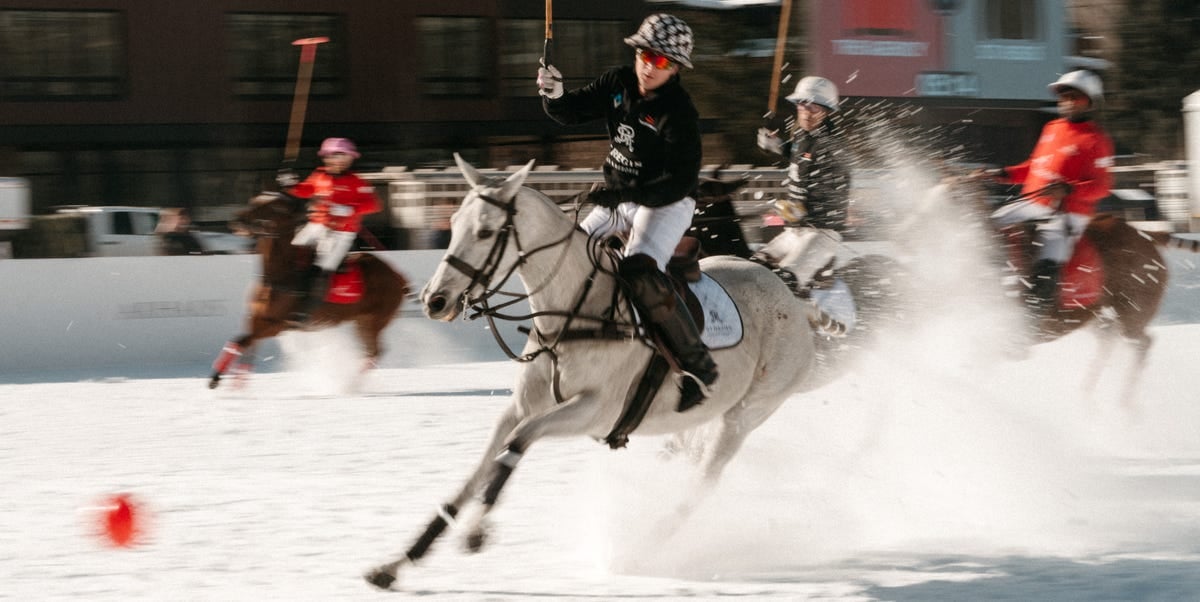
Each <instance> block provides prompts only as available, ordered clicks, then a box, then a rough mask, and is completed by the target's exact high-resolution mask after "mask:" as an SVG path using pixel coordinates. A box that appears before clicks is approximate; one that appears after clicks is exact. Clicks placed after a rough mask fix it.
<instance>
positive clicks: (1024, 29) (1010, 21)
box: [984, 0, 1039, 41]
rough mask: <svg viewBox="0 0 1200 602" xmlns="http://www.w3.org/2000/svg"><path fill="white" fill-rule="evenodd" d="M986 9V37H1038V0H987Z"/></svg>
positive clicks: (1031, 38)
mask: <svg viewBox="0 0 1200 602" xmlns="http://www.w3.org/2000/svg"><path fill="white" fill-rule="evenodd" d="M984 10H985V12H984V27H985V30H984V38H985V39H989V40H1022V41H1025V40H1036V39H1038V35H1039V34H1038V19H1037V0H987V1H986V4H985V7H984Z"/></svg>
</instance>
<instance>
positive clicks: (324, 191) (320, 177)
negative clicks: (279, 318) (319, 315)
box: [279, 138, 383, 323]
mask: <svg viewBox="0 0 1200 602" xmlns="http://www.w3.org/2000/svg"><path fill="white" fill-rule="evenodd" d="M317 156H319V157H321V159H322V160H323V161H324V163H325V166H324V167H318V168H317V169H315V170H313V172H312V174H310V175H309V176H308V178H306V179H305V180H304V181H303V182H300V183H296V182H295V178H294V177H292V178H290V179H289V178H288V177H287V175H286V174H284V175H281V177H280V181H279V184H280V186H281V187H282V188H284V189H285V190H287V192H288V193H289V194H291V195H293V196H297V197H300V198H304V199H310V202H309V213H308V224H307V225H305V226H304V227H303V228H301V229H300V231H299V232H297V233H296V236H295V238H293V239H292V244H293V245H296V246H302V247H315V248H316V255H315V257H314V259H313V265H314V266H315V267H317V268H320V272H319V273H315V274H310V276H311V281H310V282H309V283H308V285H307V286H300V287H298V288H299V290H298V291H297V293H299V294H300V295H301V298H300V299H299V301H298V302H297V310H296V311H295V312H293V315H292V319H293V320H294V321H296V322H300V323H304V322H305V321H307V320H308V315H309V314H310V313H312V310H313V309H315V308H316V306H318V305H320V303H321V302H322V301H323V300H324V297H325V292H326V290H327V289H328V287H329V280H330V276H331V275H332V274H333V272H334V271H335V270H337V269H338V266H340V265H341V264H342V260H343V259H345V258H346V253H348V252H349V251H350V246H351V245H353V244H354V239H355V237H357V236H358V231H359V229H360V228H361V227H362V218H363V216H365V215H368V214H371V213H377V212H379V211H380V210H381V209H382V208H383V204H382V203H381V202H380V200H379V197H378V196H376V195H375V188H374V187H373V186H371V184H370V183H369V182H367V181H366V180H363V179H362V178H360V177H358V176H357V175H355V174H354V173H353V172H351V171H350V166H351V164H353V163H354V160H355V159H357V158H359V156H360V155H359V154H358V149H356V148H355V147H354V143H353V142H351V141H350V140H349V139H346V138H327V139H326V140H325V141H324V142H322V143H321V149H320V150H319V151H317ZM305 271H306V272H308V268H307V267H306V268H305Z"/></svg>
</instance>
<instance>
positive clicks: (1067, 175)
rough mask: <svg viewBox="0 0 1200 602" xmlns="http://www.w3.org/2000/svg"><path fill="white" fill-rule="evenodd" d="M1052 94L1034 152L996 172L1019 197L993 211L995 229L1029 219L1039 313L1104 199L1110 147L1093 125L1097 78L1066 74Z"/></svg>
mask: <svg viewBox="0 0 1200 602" xmlns="http://www.w3.org/2000/svg"><path fill="white" fill-rule="evenodd" d="M1049 87H1050V89H1051V90H1052V91H1053V92H1054V93H1055V94H1056V95H1057V96H1058V114H1059V116H1060V117H1059V118H1058V119H1055V120H1053V121H1051V122H1049V123H1047V124H1046V125H1045V127H1044V128H1042V135H1041V137H1040V138H1039V139H1038V142H1037V145H1036V146H1035V147H1034V149H1033V154H1032V155H1030V157H1029V159H1028V160H1027V161H1025V162H1024V163H1021V164H1018V165H1013V166H1010V167H1005V168H1002V169H999V170H995V171H994V172H992V173H991V175H993V176H996V177H998V178H999V179H1001V180H1002V181H1007V182H1010V183H1016V184H1022V187H1021V195H1022V197H1023V198H1022V199H1021V200H1020V201H1017V202H1015V203H1011V204H1008V205H1005V206H1003V207H1001V208H999V209H997V210H996V211H995V212H993V213H992V219H993V221H994V222H995V223H996V224H998V225H1010V224H1017V223H1021V222H1029V221H1036V222H1037V230H1036V240H1035V242H1036V243H1038V244H1039V245H1040V246H1039V252H1038V256H1037V259H1036V261H1035V263H1034V265H1033V273H1032V279H1033V289H1032V291H1031V294H1032V297H1033V300H1034V301H1036V304H1037V305H1036V307H1037V308H1038V310H1039V313H1041V314H1042V315H1045V313H1046V312H1049V311H1050V310H1052V308H1053V307H1054V306H1055V301H1056V300H1057V291H1058V278H1059V271H1060V270H1061V268H1062V266H1063V264H1065V263H1066V262H1067V260H1069V259H1070V258H1071V254H1072V253H1073V252H1074V250H1075V244H1076V243H1077V242H1079V239H1080V237H1081V236H1083V230H1084V228H1086V227H1087V224H1088V221H1090V220H1091V218H1092V215H1094V214H1095V213H1096V204H1097V203H1099V202H1100V199H1103V198H1104V197H1106V196H1108V194H1109V188H1110V186H1111V185H1112V177H1111V176H1110V175H1109V173H1108V168H1109V167H1112V165H1113V143H1112V140H1110V139H1109V137H1108V135H1107V134H1105V133H1104V130H1102V129H1101V128H1100V126H1099V125H1097V124H1096V122H1095V121H1093V120H1092V112H1093V111H1094V110H1095V109H1096V107H1097V105H1098V104H1099V103H1100V101H1101V100H1103V97H1104V94H1103V87H1102V84H1101V82H1100V78H1099V77H1097V76H1096V75H1095V74H1094V73H1092V72H1090V71H1082V70H1081V71H1072V72H1070V73H1067V74H1065V75H1063V76H1062V77H1060V78H1059V79H1058V81H1055V82H1054V83H1052V84H1050V86H1049Z"/></svg>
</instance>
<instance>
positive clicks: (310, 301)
mask: <svg viewBox="0 0 1200 602" xmlns="http://www.w3.org/2000/svg"><path fill="white" fill-rule="evenodd" d="M310 274H311V275H310V276H309V278H310V279H309V282H308V283H307V284H308V285H307V286H303V287H301V288H300V290H299V291H298V292H300V293H302V295H301V297H300V298H299V299H297V300H296V309H295V310H294V311H292V314H291V316H290V317H289V318H290V319H291V321H293V322H296V323H298V324H306V323H307V322H308V317H309V316H310V315H311V314H312V312H314V311H316V309H317V307H319V306H320V305H321V303H324V302H325V293H327V292H329V280H330V277H331V276H332V275H333V272H327V271H325V270H322V269H320V268H318V267H316V266H313V269H312V272H310Z"/></svg>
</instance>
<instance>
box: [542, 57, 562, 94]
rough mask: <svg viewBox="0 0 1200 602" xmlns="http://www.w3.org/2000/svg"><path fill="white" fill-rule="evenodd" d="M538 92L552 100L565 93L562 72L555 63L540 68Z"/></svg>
mask: <svg viewBox="0 0 1200 602" xmlns="http://www.w3.org/2000/svg"><path fill="white" fill-rule="evenodd" d="M537 85H538V94H541V95H542V96H545V97H546V98H549V99H551V100H553V99H555V98H558V97H559V96H562V95H563V83H562V73H559V71H558V69H557V68H555V67H554V65H544V66H542V67H540V68H538V77H537Z"/></svg>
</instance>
